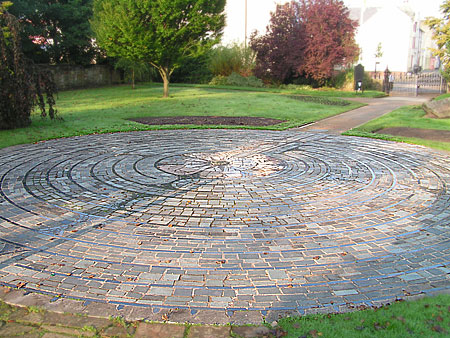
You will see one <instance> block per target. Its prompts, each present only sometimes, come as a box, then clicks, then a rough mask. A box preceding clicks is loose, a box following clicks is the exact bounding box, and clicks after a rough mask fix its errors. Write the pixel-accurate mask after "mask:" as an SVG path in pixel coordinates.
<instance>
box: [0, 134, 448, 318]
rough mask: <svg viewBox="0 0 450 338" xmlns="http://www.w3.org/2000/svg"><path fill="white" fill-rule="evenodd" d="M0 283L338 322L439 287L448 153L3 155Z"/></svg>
mask: <svg viewBox="0 0 450 338" xmlns="http://www.w3.org/2000/svg"><path fill="white" fill-rule="evenodd" d="M0 177H1V185H0V187H1V191H0V231H1V233H0V283H1V284H2V285H4V286H10V287H15V288H21V289H23V290H25V291H27V292H31V293H43V294H47V295H50V296H51V297H55V298H54V299H77V300H81V301H84V302H90V303H92V302H100V303H107V304H112V305H114V306H117V309H121V308H123V307H139V308H141V309H148V311H150V312H154V313H157V312H158V311H160V310H162V309H165V310H167V309H184V310H185V311H189V313H190V314H191V315H192V316H194V315H195V314H196V313H197V312H198V311H202V310H207V311H222V312H224V311H225V313H226V314H227V315H229V316H231V315H233V313H234V312H236V311H242V310H254V311H259V312H258V313H261V314H262V315H265V314H267V312H268V311H293V312H295V313H299V314H304V313H310V312H311V311H316V310H320V311H324V312H339V311H344V310H345V309H349V308H357V307H359V306H362V307H365V306H371V305H374V304H378V303H380V302H390V301H394V300H396V299H399V298H404V297H406V296H410V295H417V294H423V293H435V292H440V291H445V290H446V289H449V288H450V237H449V236H450V226H449V224H450V201H449V197H450V191H449V189H448V185H449V184H450V158H449V157H448V156H446V155H443V154H440V153H437V152H434V151H431V150H428V149H426V148H423V147H419V146H412V145H404V144H398V143H392V142H385V141H379V140H370V139H363V138H351V137H342V136H334V135H328V134H326V133H322V132H317V133H316V132H298V131H295V132H294V131H289V132H272V131H244V130H187V131H180V130H177V131H152V132H135V133H119V134H107V135H91V136H82V137H81V136H80V137H75V138H68V139H60V140H53V141H47V142H41V143H38V144H33V145H23V146H15V147H10V148H6V149H3V150H0Z"/></svg>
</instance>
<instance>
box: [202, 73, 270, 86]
mask: <svg viewBox="0 0 450 338" xmlns="http://www.w3.org/2000/svg"><path fill="white" fill-rule="evenodd" d="M209 84H210V85H215V86H236V87H255V88H261V87H263V86H264V84H263V82H262V81H261V79H258V78H257V77H256V76H248V77H245V76H242V75H240V74H238V73H234V72H233V73H231V75H230V76H222V75H218V76H215V77H214V78H213V79H212V80H211V82H210V83H209Z"/></svg>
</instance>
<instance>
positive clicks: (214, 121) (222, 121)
mask: <svg viewBox="0 0 450 338" xmlns="http://www.w3.org/2000/svg"><path fill="white" fill-rule="evenodd" d="M130 120H131V121H135V122H138V123H142V124H149V125H169V124H194V125H223V126H262V127H266V126H273V125H276V124H279V123H282V122H286V121H283V120H277V119H268V118H264V117H252V116H168V117H141V118H136V119H130Z"/></svg>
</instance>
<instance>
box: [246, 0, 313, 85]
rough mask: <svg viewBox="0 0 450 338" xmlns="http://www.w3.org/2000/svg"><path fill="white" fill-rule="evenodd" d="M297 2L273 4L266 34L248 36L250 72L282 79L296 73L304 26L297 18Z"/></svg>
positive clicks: (266, 77)
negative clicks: (252, 58)
mask: <svg viewBox="0 0 450 338" xmlns="http://www.w3.org/2000/svg"><path fill="white" fill-rule="evenodd" d="M299 11H300V7H299V4H298V2H295V1H291V2H290V3H286V4H284V5H277V7H276V9H275V12H273V13H271V18H270V23H269V25H268V26H267V30H266V34H265V35H263V36H258V32H257V31H255V32H254V33H253V34H252V35H251V37H250V48H251V49H253V50H254V51H255V52H256V65H255V69H254V73H255V75H256V76H257V77H260V78H263V79H271V80H274V81H277V82H286V81H287V80H288V79H291V78H292V76H293V75H295V74H297V68H298V66H299V64H300V63H301V62H302V59H303V55H304V49H305V43H304V42H305V36H304V35H305V32H304V26H303V24H302V23H301V22H300V20H299V18H300V13H299Z"/></svg>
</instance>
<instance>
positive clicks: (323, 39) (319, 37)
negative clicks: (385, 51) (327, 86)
mask: <svg viewBox="0 0 450 338" xmlns="http://www.w3.org/2000/svg"><path fill="white" fill-rule="evenodd" d="M300 15H301V20H300V21H301V22H302V23H303V25H304V29H305V54H304V59H303V62H301V63H300V64H299V66H298V68H297V70H298V73H299V75H303V76H305V77H307V78H312V79H314V80H316V81H318V82H322V81H323V80H325V79H327V78H330V77H331V76H332V75H333V69H334V66H336V65H347V64H351V63H353V62H354V61H355V59H356V58H357V57H358V54H359V48H358V46H357V45H356V42H355V38H354V36H355V30H356V27H357V22H356V21H353V20H351V19H350V16H349V11H348V9H347V7H345V5H344V3H343V2H342V1H340V0H300Z"/></svg>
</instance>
